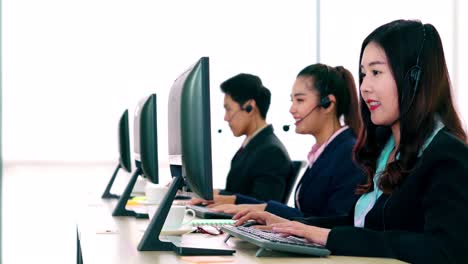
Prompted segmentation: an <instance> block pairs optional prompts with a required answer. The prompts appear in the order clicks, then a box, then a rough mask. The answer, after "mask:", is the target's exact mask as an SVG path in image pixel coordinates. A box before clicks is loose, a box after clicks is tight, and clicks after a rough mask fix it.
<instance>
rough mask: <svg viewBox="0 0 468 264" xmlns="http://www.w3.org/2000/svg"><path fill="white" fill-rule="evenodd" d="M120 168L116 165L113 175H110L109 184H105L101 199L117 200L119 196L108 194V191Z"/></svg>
mask: <svg viewBox="0 0 468 264" xmlns="http://www.w3.org/2000/svg"><path fill="white" fill-rule="evenodd" d="M120 168H122V166H121V165H120V163H119V164H118V165H117V168H115V171H114V174H112V177H111V178H110V180H109V183H108V184H107V187H106V190H104V193H103V194H102V196H101V198H102V199H119V197H120V196H119V195H117V194H112V193H110V190H111V188H112V184H114V180H115V178H116V177H117V172H119V169H120Z"/></svg>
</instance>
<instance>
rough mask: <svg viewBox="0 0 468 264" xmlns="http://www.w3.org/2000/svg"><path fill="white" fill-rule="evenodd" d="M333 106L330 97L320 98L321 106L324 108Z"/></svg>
mask: <svg viewBox="0 0 468 264" xmlns="http://www.w3.org/2000/svg"><path fill="white" fill-rule="evenodd" d="M330 104H331V101H330V97H328V96H325V97H322V98H320V106H321V107H323V108H325V109H326V108H328V107H329V106H330Z"/></svg>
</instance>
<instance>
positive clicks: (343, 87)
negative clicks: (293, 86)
mask: <svg viewBox="0 0 468 264" xmlns="http://www.w3.org/2000/svg"><path fill="white" fill-rule="evenodd" d="M297 77H312V81H313V83H314V87H315V89H316V90H317V91H318V92H319V94H320V97H321V98H322V97H326V96H328V95H331V94H332V95H334V96H335V98H336V105H335V107H336V117H337V118H338V119H339V118H340V117H341V116H343V117H344V122H345V124H346V125H348V126H349V127H350V128H351V130H352V131H353V132H354V134H355V135H357V134H358V133H359V130H360V129H361V125H362V122H361V117H360V116H359V106H358V97H357V89H356V84H355V82H354V78H353V75H352V74H351V72H350V71H348V70H347V69H346V68H344V67H343V66H337V67H331V66H328V65H325V64H321V63H316V64H312V65H309V66H307V67H305V68H304V69H302V70H301V71H300V72H299V74H297ZM311 89H313V87H311Z"/></svg>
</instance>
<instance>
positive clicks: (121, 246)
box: [77, 201, 403, 264]
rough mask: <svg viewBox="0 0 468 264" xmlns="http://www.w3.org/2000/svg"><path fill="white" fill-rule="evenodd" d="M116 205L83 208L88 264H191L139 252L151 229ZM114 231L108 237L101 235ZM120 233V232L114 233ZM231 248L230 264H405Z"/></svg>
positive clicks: (82, 242)
mask: <svg viewBox="0 0 468 264" xmlns="http://www.w3.org/2000/svg"><path fill="white" fill-rule="evenodd" d="M114 204H115V201H112V202H109V201H102V203H95V204H90V205H88V206H86V207H84V208H82V209H81V210H80V212H79V215H78V218H77V245H78V248H79V251H78V253H81V254H80V255H81V257H82V261H83V263H84V264H95V263H96V264H97V263H99V264H107V263H109V264H121V263H122V264H123V263H125V264H128V263H132V264H144V263H152V264H154V263H185V264H186V263H187V262H184V261H182V260H181V259H180V256H178V255H176V254H175V253H174V252H172V251H165V252H156V251H145V252H141V251H138V250H137V245H138V243H139V242H140V239H141V237H142V236H143V232H142V229H143V228H144V226H146V225H147V223H148V220H147V219H136V218H134V217H112V216H111V213H112V210H113V208H114ZM105 230H110V231H111V232H110V233H108V234H98V232H99V233H101V232H103V231H105ZM112 231H117V232H115V233H114V232H112ZM224 238H225V235H222V236H210V235H205V234H187V235H184V236H183V238H182V239H184V240H185V239H187V240H190V241H191V242H192V241H194V242H195V241H197V242H200V244H202V245H204V246H209V244H216V243H223V240H224ZM228 245H229V246H230V247H232V248H234V249H235V250H236V253H234V255H233V256H226V257H227V258H232V259H233V262H226V263H228V264H229V263H243V264H244V263H273V264H274V263H285V262H286V263H293V264H294V263H307V264H313V263H324V264H325V263H326V264H333V263H345V264H353V263H359V264H367V263H376V262H378V263H383V264H385V263H388V264H391V263H393V264H397V263H403V262H401V261H398V260H393V259H378V258H357V257H341V256H329V257H327V258H314V257H297V256H294V255H290V254H289V255H286V254H279V255H278V257H275V258H270V257H262V258H257V257H255V252H256V250H257V249H258V247H256V246H254V245H252V244H250V243H247V242H244V241H241V240H238V239H237V238H231V239H230V240H229V241H228Z"/></svg>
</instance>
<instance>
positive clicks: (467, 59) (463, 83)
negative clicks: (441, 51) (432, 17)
mask: <svg viewBox="0 0 468 264" xmlns="http://www.w3.org/2000/svg"><path fill="white" fill-rule="evenodd" d="M454 2H455V4H456V5H455V8H456V11H455V13H456V14H457V16H456V19H457V20H456V21H457V29H458V31H459V34H458V35H457V43H456V44H457V45H456V48H457V54H456V55H455V56H456V62H457V65H458V68H457V70H456V76H455V81H456V82H455V91H456V93H455V96H456V98H457V102H458V107H459V109H460V113H461V115H462V118H463V119H464V123H465V130H467V128H468V104H467V103H466V102H467V99H468V75H467V74H466V72H467V69H468V50H467V48H466V47H468V27H467V26H466V25H468V17H467V16H466V14H467V13H468V3H467V2H466V1H460V0H455V1H454Z"/></svg>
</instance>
